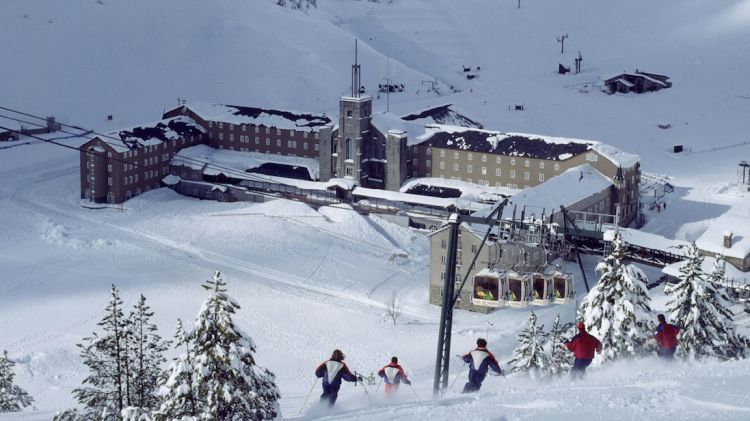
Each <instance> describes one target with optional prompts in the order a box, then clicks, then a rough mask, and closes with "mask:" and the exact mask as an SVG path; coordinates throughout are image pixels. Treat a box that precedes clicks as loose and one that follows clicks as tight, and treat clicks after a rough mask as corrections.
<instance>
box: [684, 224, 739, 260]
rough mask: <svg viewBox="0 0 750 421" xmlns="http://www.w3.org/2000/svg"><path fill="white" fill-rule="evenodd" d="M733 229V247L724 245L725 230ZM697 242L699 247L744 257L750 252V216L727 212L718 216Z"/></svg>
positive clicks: (725, 254)
mask: <svg viewBox="0 0 750 421" xmlns="http://www.w3.org/2000/svg"><path fill="white" fill-rule="evenodd" d="M725 231H731V232H732V233H733V235H732V247H729V248H727V247H724V232H725ZM695 244H696V245H697V246H698V248H699V249H701V250H704V251H707V252H711V253H717V254H720V255H724V256H729V257H735V258H738V259H744V258H745V257H746V256H747V255H748V254H750V217H747V216H743V215H736V214H732V213H725V214H724V215H721V216H720V217H718V218H716V219H715V220H714V222H713V223H711V225H710V226H709V227H708V229H707V230H706V231H705V232H704V233H703V235H701V236H700V237H699V238H698V239H697V240H696V241H695Z"/></svg>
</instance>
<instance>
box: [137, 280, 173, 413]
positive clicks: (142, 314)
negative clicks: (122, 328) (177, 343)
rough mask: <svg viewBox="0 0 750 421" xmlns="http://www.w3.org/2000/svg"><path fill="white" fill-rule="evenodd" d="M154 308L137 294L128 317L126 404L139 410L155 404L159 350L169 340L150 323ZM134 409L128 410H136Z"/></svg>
mask: <svg viewBox="0 0 750 421" xmlns="http://www.w3.org/2000/svg"><path fill="white" fill-rule="evenodd" d="M153 315H154V312H153V311H151V309H150V307H149V306H148V305H147V304H146V297H144V296H143V294H141V296H140V298H139V299H138V303H137V304H136V305H135V308H134V310H133V312H131V313H130V317H129V323H128V327H129V331H130V335H128V336H129V342H128V345H129V352H128V355H129V358H128V367H129V370H128V371H129V373H130V376H131V379H130V381H129V382H128V384H129V385H130V387H129V390H130V399H129V406H130V407H134V408H141V409H143V410H151V409H155V408H157V407H158V406H159V398H158V397H157V396H156V391H157V387H158V381H159V377H160V376H161V367H160V366H161V364H162V363H164V362H165V361H166V359H165V358H164V356H163V354H164V351H166V350H167V347H168V346H169V343H168V342H167V341H163V340H162V338H161V336H159V334H158V333H157V332H158V329H157V327H156V325H154V324H153V323H151V317H152V316H153ZM136 412H137V411H131V413H136Z"/></svg>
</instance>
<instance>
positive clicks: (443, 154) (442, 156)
mask: <svg viewBox="0 0 750 421" xmlns="http://www.w3.org/2000/svg"><path fill="white" fill-rule="evenodd" d="M440 157H441V158H445V151H442V150H441V151H440Z"/></svg>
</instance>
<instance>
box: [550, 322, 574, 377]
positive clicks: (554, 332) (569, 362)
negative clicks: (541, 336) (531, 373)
mask: <svg viewBox="0 0 750 421" xmlns="http://www.w3.org/2000/svg"><path fill="white" fill-rule="evenodd" d="M572 326H573V324H572V323H562V322H561V321H560V314H559V313H558V314H557V317H555V323H553V324H552V329H551V330H550V332H549V334H548V336H549V342H548V343H547V345H546V346H547V348H548V349H549V373H550V374H551V375H553V376H555V375H558V374H562V373H565V372H567V371H569V370H570V367H572V366H573V360H574V358H573V354H571V353H570V351H568V348H566V347H565V342H567V341H569V340H570V339H572V336H571V335H570V330H571V327H572Z"/></svg>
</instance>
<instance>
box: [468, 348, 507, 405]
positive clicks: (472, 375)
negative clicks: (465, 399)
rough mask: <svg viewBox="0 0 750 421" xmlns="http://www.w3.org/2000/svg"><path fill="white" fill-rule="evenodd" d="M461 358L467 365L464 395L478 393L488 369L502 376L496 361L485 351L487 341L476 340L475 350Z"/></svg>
mask: <svg viewBox="0 0 750 421" xmlns="http://www.w3.org/2000/svg"><path fill="white" fill-rule="evenodd" d="M462 358H463V360H464V362H465V363H468V364H469V381H468V382H467V383H466V384H465V385H464V393H470V392H476V391H478V390H479V389H480V388H481V387H482V382H483V381H484V378H485V377H486V376H487V372H488V371H489V369H492V371H494V372H495V373H497V374H503V370H501V369H500V364H498V363H497V359H495V356H494V355H492V353H491V352H490V351H488V350H487V341H486V340H484V339H483V338H479V339H477V348H476V349H475V350H473V351H471V352H469V353H468V354H466V355H464V356H463V357H462Z"/></svg>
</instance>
